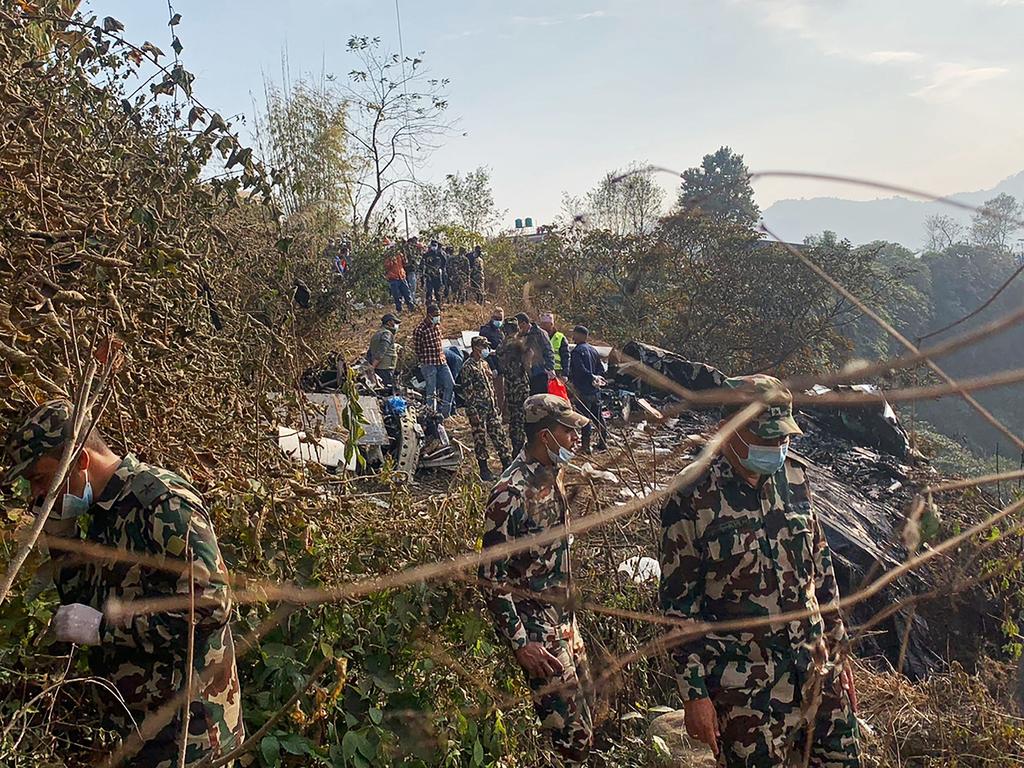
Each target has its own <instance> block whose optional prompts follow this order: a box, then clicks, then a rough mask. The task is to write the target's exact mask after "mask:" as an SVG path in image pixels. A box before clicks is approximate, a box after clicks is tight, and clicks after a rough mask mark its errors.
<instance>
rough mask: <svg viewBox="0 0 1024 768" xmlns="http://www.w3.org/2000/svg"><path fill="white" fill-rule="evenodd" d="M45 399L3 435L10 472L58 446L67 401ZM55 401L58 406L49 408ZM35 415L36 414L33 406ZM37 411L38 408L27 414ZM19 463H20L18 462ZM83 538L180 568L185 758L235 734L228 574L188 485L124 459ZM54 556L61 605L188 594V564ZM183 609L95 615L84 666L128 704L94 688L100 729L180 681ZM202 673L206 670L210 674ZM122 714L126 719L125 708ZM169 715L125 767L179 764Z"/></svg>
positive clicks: (115, 724)
mask: <svg viewBox="0 0 1024 768" xmlns="http://www.w3.org/2000/svg"><path fill="white" fill-rule="evenodd" d="M49 406H52V404H51V403H48V404H46V405H44V406H41V407H40V409H37V411H36V412H35V413H33V415H32V416H30V417H29V421H28V422H26V425H25V426H24V427H23V428H22V429H21V430H19V431H18V432H16V433H15V434H14V435H12V438H11V440H10V441H9V443H8V448H7V450H8V454H9V456H10V457H11V458H12V459H14V461H13V463H14V465H15V466H14V469H13V470H12V472H11V473H8V478H7V479H10V476H11V474H14V473H18V474H20V473H21V472H24V471H25V469H27V468H28V466H30V465H31V464H32V462H33V461H34V460H35V459H37V458H39V457H40V456H42V455H45V454H47V453H50V452H51V451H52V450H54V447H53V446H54V445H56V446H57V447H59V446H60V445H61V444H62V443H63V440H64V437H63V430H64V423H65V422H66V418H67V411H68V409H67V406H66V404H65V405H64V406H63V411H58V412H57V415H54V413H55V412H54V410H53V409H52V408H51V410H49V411H45V410H44V409H47V408H48V407H49ZM58 408H60V406H58ZM40 411H43V413H42V414H40ZM37 414H40V415H38V416H37ZM26 459H27V463H26ZM83 519H87V520H88V533H87V538H88V540H89V541H90V542H92V543H96V544H101V545H104V546H107V547H114V548H117V549H119V550H122V551H125V552H130V553H135V554H142V555H152V556H157V557H161V558H165V559H166V560H167V562H168V563H173V562H177V563H181V564H182V565H188V564H189V563H190V564H191V567H192V578H193V580H194V588H193V590H192V591H193V592H194V595H195V599H196V603H197V606H198V607H197V608H196V610H195V628H194V650H193V663H192V672H193V681H194V682H193V684H194V685H198V681H199V678H200V675H205V676H207V677H208V678H209V679H208V680H207V681H206V682H204V683H203V684H202V685H200V686H199V687H198V689H197V690H196V692H195V693H194V695H193V699H192V702H191V706H190V719H189V731H188V739H187V743H186V765H191V764H194V763H196V762H198V761H199V760H201V759H202V758H203V757H205V756H206V755H208V754H209V753H210V752H213V753H214V755H220V754H223V753H225V752H228V751H230V750H231V749H233V748H234V747H236V746H238V745H239V744H240V743H241V742H242V741H243V740H244V738H245V731H244V727H243V723H242V704H241V688H240V686H239V680H238V671H237V669H236V666H235V650H234V644H233V641H232V637H231V629H230V627H229V626H228V620H229V618H230V615H231V598H230V595H229V588H228V574H227V568H226V566H225V564H224V560H223V559H222V557H221V554H220V549H219V547H218V545H217V538H216V536H215V534H214V531H213V526H212V524H211V521H210V517H209V514H208V513H207V511H206V509H205V508H204V506H203V499H202V497H201V496H200V494H199V492H198V491H197V490H196V489H195V488H193V487H192V486H191V485H189V484H188V483H187V482H186V481H185V480H183V479H182V478H180V477H178V476H177V475H175V474H173V473H171V472H168V471H167V470H163V469H159V468H157V467H152V466H149V465H147V464H143V463H141V462H139V461H138V460H137V459H136V458H134V457H133V456H131V455H129V456H126V457H125V458H124V459H123V460H122V462H121V464H120V466H119V467H118V468H117V471H116V472H115V474H114V475H113V477H111V479H110V481H109V482H108V483H107V485H106V487H105V488H104V489H103V492H102V494H101V495H100V496H99V498H97V499H96V500H95V501H94V503H93V505H92V507H90V509H89V513H88V516H87V517H86V518H83ZM73 557H74V556H73V555H70V554H68V555H60V556H55V558H54V566H55V577H54V582H55V585H56V587H57V592H58V594H59V596H60V599H61V603H62V604H64V605H69V604H73V603H81V604H83V605H87V606H90V607H92V608H94V609H96V610H99V611H102V610H103V609H104V607H105V606H106V605H107V602H108V601H109V600H111V599H114V600H119V601H122V602H128V601H134V600H144V599H149V598H162V597H182V596H188V595H189V594H190V588H189V585H190V579H189V571H188V570H187V569H186V570H185V571H184V574H183V575H180V576H179V575H175V574H171V573H168V572H167V571H165V570H157V569H153V568H149V567H145V566H142V565H137V564H131V563H125V562H118V561H115V560H102V561H101V560H88V561H86V562H84V563H83V562H81V561H80V560H78V559H72V558H73ZM189 618H190V615H189V610H188V609H187V608H184V609H181V608H179V609H175V610H173V611H168V612H165V613H158V614H153V615H138V616H134V617H132V618H130V619H125V620H124V622H123V623H122V622H114V621H108V620H107V619H104V620H103V622H102V623H101V624H100V630H99V636H100V643H99V645H95V646H92V647H90V648H89V649H88V659H89V668H90V671H91V673H92V674H93V675H94V676H96V677H101V678H103V679H105V680H107V681H108V682H109V683H111V684H113V685H114V686H115V687H116V688H117V691H118V692H119V693H120V695H121V696H122V697H123V699H124V703H125V705H126V707H127V709H128V712H126V711H125V707H122V706H121V705H120V704H112V703H111V699H110V696H109V695H101V696H100V697H99V698H100V702H99V705H100V707H101V712H102V714H103V716H104V719H105V723H104V725H106V726H107V727H111V728H114V729H115V730H118V731H119V732H120V733H121V734H123V735H125V736H126V735H127V734H128V733H130V732H131V731H132V730H133V724H132V718H134V720H135V722H136V723H139V724H141V723H142V721H143V720H144V719H145V717H146V715H147V714H148V713H149V712H152V711H154V710H156V709H159V708H160V707H161V706H162V705H163V704H165V703H166V702H167V701H169V700H171V699H172V698H174V697H175V696H176V695H177V694H178V693H179V692H180V691H181V690H182V689H183V687H184V686H185V682H186V669H187V648H188V641H187V638H188V633H189V626H188V622H189ZM211 673H213V674H212V677H209V675H210V674H211ZM129 712H130V715H129ZM180 736H181V720H180V714H179V715H176V716H175V718H174V719H173V720H172V721H171V722H170V723H169V724H168V725H167V726H166V727H165V728H164V729H163V730H162V731H160V732H159V733H158V734H157V736H156V737H154V738H153V739H152V740H150V741H148V742H147V743H146V744H145V745H144V746H143V748H142V750H141V751H140V752H139V753H138V754H137V755H136V757H135V758H134V759H133V762H132V763H131V764H132V765H139V766H146V767H147V768H171V766H176V765H178V754H179V742H180Z"/></svg>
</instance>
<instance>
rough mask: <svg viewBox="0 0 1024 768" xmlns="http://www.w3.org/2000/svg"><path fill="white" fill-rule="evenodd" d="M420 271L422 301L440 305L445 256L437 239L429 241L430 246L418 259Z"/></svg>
mask: <svg viewBox="0 0 1024 768" xmlns="http://www.w3.org/2000/svg"><path fill="white" fill-rule="evenodd" d="M420 272H421V274H422V276H423V292H424V297H423V302H424V303H425V304H437V306H438V307H440V306H441V299H442V298H443V297H442V295H441V286H442V283H443V277H444V274H445V256H444V251H442V250H441V245H440V243H438V242H437V240H431V241H430V248H428V249H427V252H426V253H424V254H423V258H422V259H421V260H420Z"/></svg>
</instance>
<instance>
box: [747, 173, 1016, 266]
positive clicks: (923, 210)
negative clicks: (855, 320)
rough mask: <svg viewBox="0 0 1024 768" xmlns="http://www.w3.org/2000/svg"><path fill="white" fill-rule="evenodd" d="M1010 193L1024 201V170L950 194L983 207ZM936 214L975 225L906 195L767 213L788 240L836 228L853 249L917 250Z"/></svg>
mask: <svg viewBox="0 0 1024 768" xmlns="http://www.w3.org/2000/svg"><path fill="white" fill-rule="evenodd" d="M1002 192H1005V193H1007V194H1010V195H1013V196H1014V197H1016V198H1017V199H1018V200H1024V171H1021V172H1020V173H1018V174H1016V175H1015V176H1010V177H1009V178H1007V179H1004V180H1003V181H1001V182H1000V183H999V184H998V185H996V186H995V187H993V188H992V189H985V190H980V191H977V192H964V193H958V194H955V195H950V197H951V198H953V199H955V200H959V201H961V202H964V203H969V204H971V205H981V204H982V203H984V202H985V201H986V200H990V199H991V198H993V197H995V196H996V195H998V194H1000V193H1002ZM936 213H944V214H948V215H950V216H953V217H955V218H957V219H959V220H960V221H962V222H963V223H964V224H965V225H967V224H968V223H969V222H970V214H969V213H968V212H967V211H959V210H957V209H956V208H952V207H950V206H946V205H942V204H940V203H930V202H924V201H919V200H910V199H907V198H904V197H887V198H879V199H877V200H865V201H858V200H842V199H840V198H836V197H814V198H809V199H806V200H779V201H778V202H777V203H775V204H773V205H771V206H769V207H768V208H767V209H766V210H765V211H764V213H763V216H764V221H765V224H767V225H768V227H769V228H770V229H771V230H772V231H773V232H775V233H776V234H777V235H778V236H779V237H781V238H782V239H783V240H787V241H789V242H796V243H799V242H802V241H803V239H804V237H806V236H807V235H816V234H820V233H821V232H823V231H824V230H826V229H828V230H832V231H833V232H835V233H836V234H837V235H839V236H840V237H844V238H847V239H848V240H850V241H851V242H852V243H853V244H854V245H861V244H863V243H869V242H871V241H872V240H889V241H892V242H897V243H902V244H903V245H905V246H907V247H908V248H913V249H917V248H920V247H922V246H923V245H924V240H925V232H924V222H925V219H926V218H927V217H929V216H931V215H933V214H936Z"/></svg>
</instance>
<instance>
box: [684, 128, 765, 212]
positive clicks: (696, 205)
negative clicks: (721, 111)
mask: <svg viewBox="0 0 1024 768" xmlns="http://www.w3.org/2000/svg"><path fill="white" fill-rule="evenodd" d="M679 208H680V209H681V210H682V211H684V212H688V213H697V214H700V215H704V216H709V217H711V218H713V219H717V220H721V221H729V222H732V223H734V224H740V225H742V226H748V227H752V226H753V225H754V224H756V223H757V220H758V218H759V217H760V215H761V212H760V210H759V209H758V207H757V204H756V203H755V202H754V189H753V187H751V185H750V171H749V170H748V169H747V166H746V163H744V162H743V155H739V154H737V153H735V152H733V151H732V150H731V149H730V148H729V147H721V148H720V149H719V150H718V151H717V152H715V153H714V154H711V155H704V159H703V160H702V161H701V164H700V165H699V166H697V167H695V168H690V169H689V170H687V171H685V172H684V173H683V184H682V188H681V189H680V191H679Z"/></svg>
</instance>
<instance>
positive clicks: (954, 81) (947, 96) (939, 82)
mask: <svg viewBox="0 0 1024 768" xmlns="http://www.w3.org/2000/svg"><path fill="white" fill-rule="evenodd" d="M1009 71H1010V70H1008V69H1006V68H1005V67H969V66H966V65H964V64H957V63H955V62H943V63H941V64H938V65H936V66H935V67H934V69H933V70H932V72H931V74H930V75H929V76H928V77H927V78H926V79H927V80H928V81H929V82H928V84H927V85H926V86H924V87H923V88H921V89H919V90H917V91H914V93H913V94H911V95H912V96H916V97H917V98H919V99H923V100H925V101H931V102H936V103H937V102H943V101H953V100H955V99H958V98H960V97H961V96H963V95H964V94H965V93H967V91H969V90H971V89H972V88H974V87H975V86H977V85H980V84H981V83H984V82H987V81H989V80H994V79H996V78H998V77H1002V76H1003V75H1005V74H1007V73H1009Z"/></svg>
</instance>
